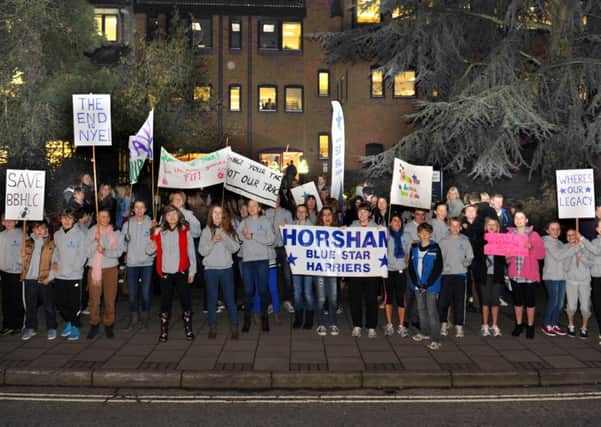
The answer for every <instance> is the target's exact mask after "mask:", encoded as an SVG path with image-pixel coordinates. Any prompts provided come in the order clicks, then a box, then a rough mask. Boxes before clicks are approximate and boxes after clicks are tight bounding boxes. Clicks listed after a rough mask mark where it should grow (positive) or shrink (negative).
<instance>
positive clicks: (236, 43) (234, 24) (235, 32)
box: [230, 18, 242, 49]
mask: <svg viewBox="0 0 601 427" xmlns="http://www.w3.org/2000/svg"><path fill="white" fill-rule="evenodd" d="M230 49H242V20H241V19H239V18H231V19H230Z"/></svg>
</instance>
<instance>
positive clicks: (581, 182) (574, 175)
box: [555, 169, 595, 218]
mask: <svg viewBox="0 0 601 427" xmlns="http://www.w3.org/2000/svg"><path fill="white" fill-rule="evenodd" d="M555 175H556V178H557V209H558V215H559V218H594V217H595V175H594V173H593V170H592V169H565V170H557V171H555Z"/></svg>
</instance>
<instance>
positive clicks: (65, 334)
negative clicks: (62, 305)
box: [61, 322, 73, 337]
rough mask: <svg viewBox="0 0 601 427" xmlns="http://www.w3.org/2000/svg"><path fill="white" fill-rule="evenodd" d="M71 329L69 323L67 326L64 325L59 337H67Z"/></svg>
mask: <svg viewBox="0 0 601 427" xmlns="http://www.w3.org/2000/svg"><path fill="white" fill-rule="evenodd" d="M72 328H73V327H72V326H71V322H67V324H66V325H65V327H64V328H63V330H62V331H61V337H68V336H69V335H71V329H72Z"/></svg>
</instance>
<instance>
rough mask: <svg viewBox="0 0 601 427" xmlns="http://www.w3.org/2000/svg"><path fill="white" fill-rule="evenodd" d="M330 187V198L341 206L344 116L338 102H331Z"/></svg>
mask: <svg viewBox="0 0 601 427" xmlns="http://www.w3.org/2000/svg"><path fill="white" fill-rule="evenodd" d="M331 134H332V185H331V187H330V196H331V197H333V198H334V199H337V200H338V201H339V203H340V206H343V205H342V193H344V145H345V136H344V115H343V114H342V106H341V105H340V102H338V101H332V132H331Z"/></svg>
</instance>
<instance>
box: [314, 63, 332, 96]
mask: <svg viewBox="0 0 601 427" xmlns="http://www.w3.org/2000/svg"><path fill="white" fill-rule="evenodd" d="M322 73H325V74H327V75H328V91H327V93H326V94H325V95H322V94H321V90H320V80H319V76H320V74H322ZM330 86H331V85H330V70H328V69H325V68H321V69H319V70H317V96H318V97H320V98H329V97H330V93H331V92H330Z"/></svg>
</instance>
